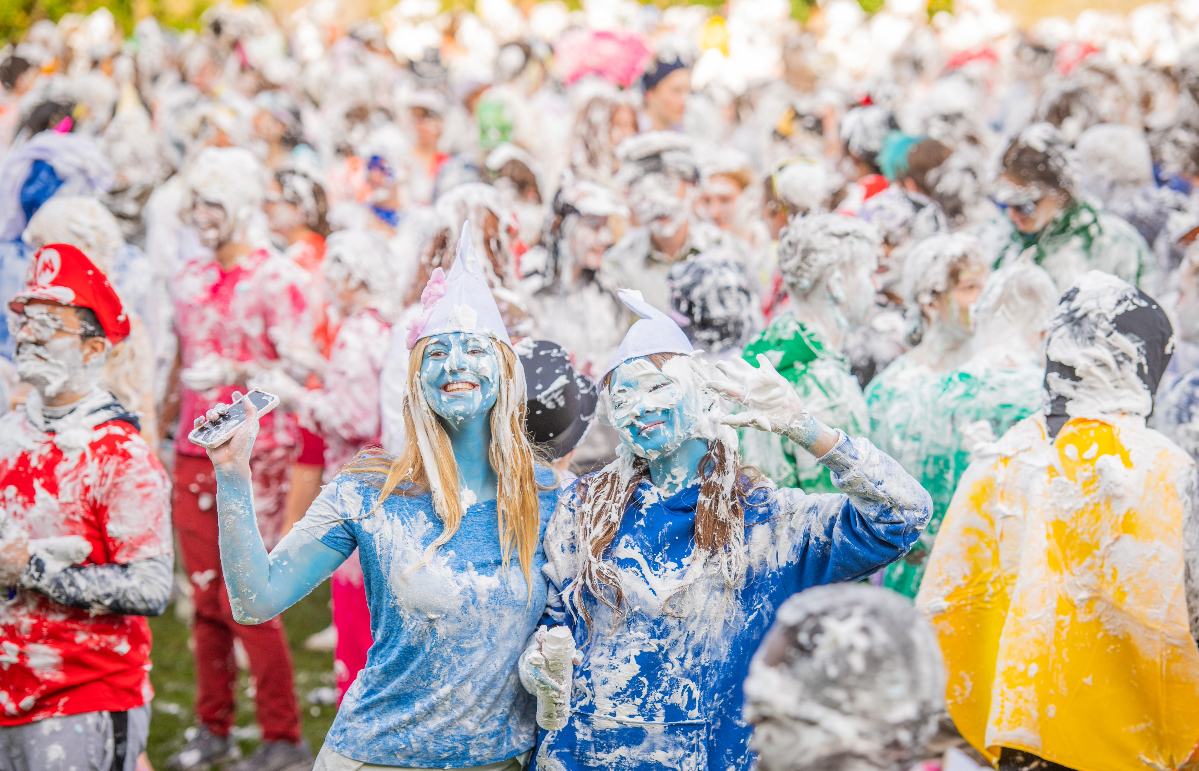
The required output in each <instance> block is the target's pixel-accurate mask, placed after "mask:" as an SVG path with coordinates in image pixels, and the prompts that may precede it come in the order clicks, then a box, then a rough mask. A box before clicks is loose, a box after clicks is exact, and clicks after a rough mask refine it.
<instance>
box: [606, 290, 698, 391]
mask: <svg viewBox="0 0 1199 771" xmlns="http://www.w3.org/2000/svg"><path fill="white" fill-rule="evenodd" d="M617 296H618V297H620V301H621V302H622V303H624V304H625V307H626V308H628V309H629V310H631V311H632V312H633V313H636V314H637V315H638V316H640V317H641V319H640V320H639V321H637V323H635V324H634V325H633V326H631V327H629V331H628V332H626V333H625V336H624V340H622V341H621V342H620V348H618V349H617V351H616V355H615V356H613V357H612V361H610V362H608V367H607V369H605V370H604V373H603V374H602V375H600V381H601V382H602V381H603V379H604V378H605V377H607V376H608V373H609V372H611V371H612V370H614V369H616V368H617V367H619V366H620V365H621V364H623V363H624V362H626V361H628V360H629V359H639V358H641V357H642V356H649V355H650V354H651V353H681V354H688V353H692V352H693V351H694V350H695V349H694V348H693V347H692V346H691V341H690V340H688V339H687V335H686V334H684V333H683V330H681V329H679V325H678V324H676V323H674V319H672V318H670V316H668V315H666V314H665V313H663V312H662V311H660V310H658V309H657V308H655V307H654V306H652V305H650V304H649V303H647V302H646V301H645V299H644V298H643V297H642V296H641V292H639V291H637V290H635V289H621V290H620V291H619V292H617Z"/></svg>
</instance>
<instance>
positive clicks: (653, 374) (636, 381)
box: [608, 359, 691, 458]
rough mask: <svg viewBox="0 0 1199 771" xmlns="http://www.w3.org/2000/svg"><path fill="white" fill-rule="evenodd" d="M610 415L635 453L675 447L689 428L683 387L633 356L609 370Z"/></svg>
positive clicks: (649, 453) (649, 454) (645, 455)
mask: <svg viewBox="0 0 1199 771" xmlns="http://www.w3.org/2000/svg"><path fill="white" fill-rule="evenodd" d="M608 397H609V399H610V400H611V413H610V418H611V421H612V425H613V427H614V428H615V429H616V432H617V433H618V434H620V438H621V441H623V442H624V443H625V444H626V445H627V446H628V447H629V449H630V450H632V451H633V452H634V454H636V455H639V456H641V457H643V458H655V457H657V456H659V455H663V454H666V453H669V452H672V451H673V450H675V449H677V448H678V447H679V445H681V444H682V443H683V442H684V441H685V440H686V439H688V438H690V436H691V431H690V430H689V428H688V426H687V420H686V418H685V414H686V413H688V412H690V411H689V410H687V409H686V407H687V403H686V399H687V396H686V394H685V393H684V391H683V389H682V388H681V387H680V386H679V384H678V383H676V382H675V381H674V380H672V379H671V378H669V377H667V376H666V375H665V374H663V373H662V372H661V370H659V369H658V368H657V367H655V366H654V365H653V363H652V362H651V361H649V360H648V359H634V360H632V361H627V362H625V363H624V364H621V365H620V366H619V367H617V368H616V369H615V370H614V371H613V372H612V381H611V383H610V384H609V386H608Z"/></svg>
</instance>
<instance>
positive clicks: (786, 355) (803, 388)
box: [741, 214, 882, 493]
mask: <svg viewBox="0 0 1199 771" xmlns="http://www.w3.org/2000/svg"><path fill="white" fill-rule="evenodd" d="M881 249H882V236H881V235H880V234H879V232H878V230H877V229H875V228H874V227H873V226H871V225H869V224H867V223H865V222H863V221H862V220H859V219H856V218H854V217H846V216H843V215H840V214H817V215H812V216H808V217H795V218H793V219H792V220H791V222H790V224H789V225H788V226H787V228H786V229H785V230H783V232H782V233H781V234H780V239H779V272H780V273H781V275H782V277H783V283H784V284H785V286H786V289H787V294H788V296H789V297H790V300H791V307H790V310H788V311H787V312H785V313H783V314H781V315H779V316H776V317H775V319H774V320H773V322H772V323H771V324H770V326H769V327H768V328H767V329H766V330H765V331H764V332H762V333H761V334H759V335H757V336H756V337H754V338H753V339H751V340H750V341H749V343H748V344H747V345H746V346H745V349H744V351H743V352H742V358H744V359H745V360H746V361H748V362H749V363H750V364H753V365H754V366H757V355H758V354H765V355H766V357H767V358H769V359H770V362H771V363H772V364H773V365H774V368H775V369H776V370H778V372H779V373H780V374H781V375H782V376H783V377H785V378H786V379H787V381H788V382H789V383H791V385H792V387H794V388H795V391H796V393H798V394H799V397H800V399H802V400H803V403H804V404H805V405H806V406H807V409H808V411H809V412H811V413H812V416H813V417H815V418H816V419H817V420H820V421H823V422H824V423H825V424H827V425H829V426H832V427H833V428H839V429H841V430H843V431H845V433H847V434H849V435H850V436H854V435H855V432H857V434H861V433H864V432H865V431H866V430H867V428H868V427H869V419H868V415H867V412H866V402H865V400H864V399H863V398H862V389H861V387H860V386H859V385H858V381H857V379H856V378H855V377H854V376H853V375H852V374H851V373H850V370H849V361H848V359H846V357H845V356H844V355H843V354H842V353H841V345H842V342H843V340H844V337H845V334H846V333H847V332H849V331H850V330H851V329H853V328H854V327H856V326H858V325H859V324H861V323H862V322H863V321H865V319H866V316H867V314H868V313H869V312H870V309H871V307H872V305H873V302H874V295H875V292H876V287H875V285H874V273H875V270H876V269H877V268H878V257H879V252H880V251H881ZM741 453H742V456H743V457H744V458H745V460H746V462H747V463H749V464H750V465H753V466H756V467H757V468H758V469H759V470H761V471H762V473H764V474H766V475H767V476H769V477H770V478H771V479H773V480H774V482H775V483H776V484H778V485H779V486H782V487H801V488H803V489H804V490H805V491H806V492H809V493H814V492H815V493H832V492H835V491H836V488H835V487H834V486H833V481H832V477H831V475H830V473H829V471H828V469H826V468H825V467H824V466H821V465H820V464H818V463H817V462H816V461H815V459H814V458H813V457H812V456H811V454H810V453H806V452H803V451H802V450H801V449H799V448H797V447H796V446H795V445H794V444H792V443H791V442H790V441H789V440H787V439H784V438H781V437H779V436H778V435H776V434H769V433H766V432H763V431H752V430H751V431H745V432H743V433H742V437H741Z"/></svg>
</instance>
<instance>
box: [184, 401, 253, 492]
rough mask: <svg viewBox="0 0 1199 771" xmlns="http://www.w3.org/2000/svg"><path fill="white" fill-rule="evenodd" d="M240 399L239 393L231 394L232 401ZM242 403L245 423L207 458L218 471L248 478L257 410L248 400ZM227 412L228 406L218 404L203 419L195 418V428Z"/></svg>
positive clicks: (213, 449) (209, 452) (209, 453)
mask: <svg viewBox="0 0 1199 771" xmlns="http://www.w3.org/2000/svg"><path fill="white" fill-rule="evenodd" d="M240 397H241V394H240V393H239V392H237V391H234V392H233V399H234V401H236V400H237V399H238V398H240ZM242 402H243V403H244V404H245V408H246V422H245V423H243V424H241V425H240V426H238V427H237V428H236V429H235V430H234V432H233V434H232V435H231V436H230V437H229V440H228V441H227V442H225V443H224V444H222V445H221V446H220V447H215V448H212V449H210V450H208V457H209V459H211V460H212V465H213V466H214V467H215V468H216V469H217V470H218V471H223V472H225V473H235V474H242V475H244V476H247V477H248V476H249V475H250V453H251V451H253V449H254V440H255V439H257V438H258V408H257V407H255V406H254V402H252V401H250V400H249V399H242ZM228 410H229V405H228V404H218V405H217V406H215V407H213V408H212V409H211V410H209V411H208V413H207V414H206V415H205V416H204V417H202V418H196V422H195V427H196V428H199V427H200V426H201V425H203V424H204V422H205V421H206V420H216V419H217V418H219V417H220V416H221V415H223V414H225V413H226V412H228Z"/></svg>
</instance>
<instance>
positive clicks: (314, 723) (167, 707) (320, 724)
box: [147, 581, 337, 771]
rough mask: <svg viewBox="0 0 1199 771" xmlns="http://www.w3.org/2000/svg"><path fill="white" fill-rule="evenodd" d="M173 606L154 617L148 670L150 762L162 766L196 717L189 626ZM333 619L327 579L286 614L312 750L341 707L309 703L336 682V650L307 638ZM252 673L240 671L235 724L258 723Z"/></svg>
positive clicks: (247, 743)
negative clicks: (317, 647) (324, 649)
mask: <svg viewBox="0 0 1199 771" xmlns="http://www.w3.org/2000/svg"><path fill="white" fill-rule="evenodd" d="M174 610H175V609H174V606H172V607H171V608H169V609H168V610H167V612H166V614H164V615H162V616H160V617H158V618H154V619H150V628H151V629H152V630H153V632H154V650H153V653H152V654H151V658H152V659H153V661H154V669H153V670H152V671H151V672H150V681H151V682H152V683H153V684H154V692H155V698H154V712H153V717H152V718H151V720H150V742H149V748H148V750H147V752H148V753H149V755H150V762H151V763H152V764H153V765H154V768H156V769H159V771H161V769H163V768H165V767H166V760H167V758H168V757H169V756H170V755H171V753H173V752H175V751H176V750H178V749H179V748H180V747H181V746H183V743H184V739H183V732H184V731H185V730H186V729H187V728H189V727H191V726H192V725H193V724H194V723H195V714H194V712H193V707H194V704H195V697H196V678H195V667H194V665H193V661H192V654H191V651H189V650H188V647H187V640H188V637H190V635H191V632H190V630H189V629H188V627H187V625H186V624H184V623H182V622H180V621H179V620H178V619H176V618H175V613H174ZM329 622H330V615H329V583H328V582H327V581H326V582H325V583H324V584H322V585H321V586H320V587H319V588H317V590H316V591H314V592H313V593H312V594H310V595H308V596H307V597H305V598H304V599H302V600H300V601H299V602H298V603H296V605H295V606H294V607H292V608H291V609H290V610H288V611H287V612H286V613H284V614H283V625H284V627H285V628H286V629H287V637H288V640H289V641H290V642H291V655H292V663H293V665H294V667H295V676H296V696H297V698H298V699H299V700H300V713H301V715H302V719H303V725H304V738H305V739H307V740H308V744H309V746H311V747H312V752H313V754H315V753H316V752H317V751H318V750H320V747H321V744H322V743H323V742H324V741H325V733H326V732H327V731H328V730H329V726H330V725H332V724H333V716H334V715H335V714H336V713H337V707H335V706H332V707H320V706H316V705H313V704H310V703H309V701H308V694H309V693H310V692H311V691H312V690H313V689H314V688H320V687H322V686H333V684H334V679H333V656H332V654H329V653H316V652H313V651H309V650H305V649H304V640H305V639H307V637H308V636H309V635H311V634H314V633H316V632H319V631H321V630H322V629H324V628H325V627H327V626H329ZM249 679H250V678H249V674H248V673H247V672H242V673H241V674H240V676H239V677H238V686H237V726H238V728H242V729H245V728H250V727H256V726H257V722H256V721H255V719H254V700H253V699H251V698H249V697H247V696H246V688H247V687H248V686H249V684H250V683H249ZM240 744H241V749H242V753H243V754H248V753H250V752H252V751H253V750H254V748H255V747H257V746H258V741H257V740H250V739H248V740H242V741H241V742H240Z"/></svg>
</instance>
